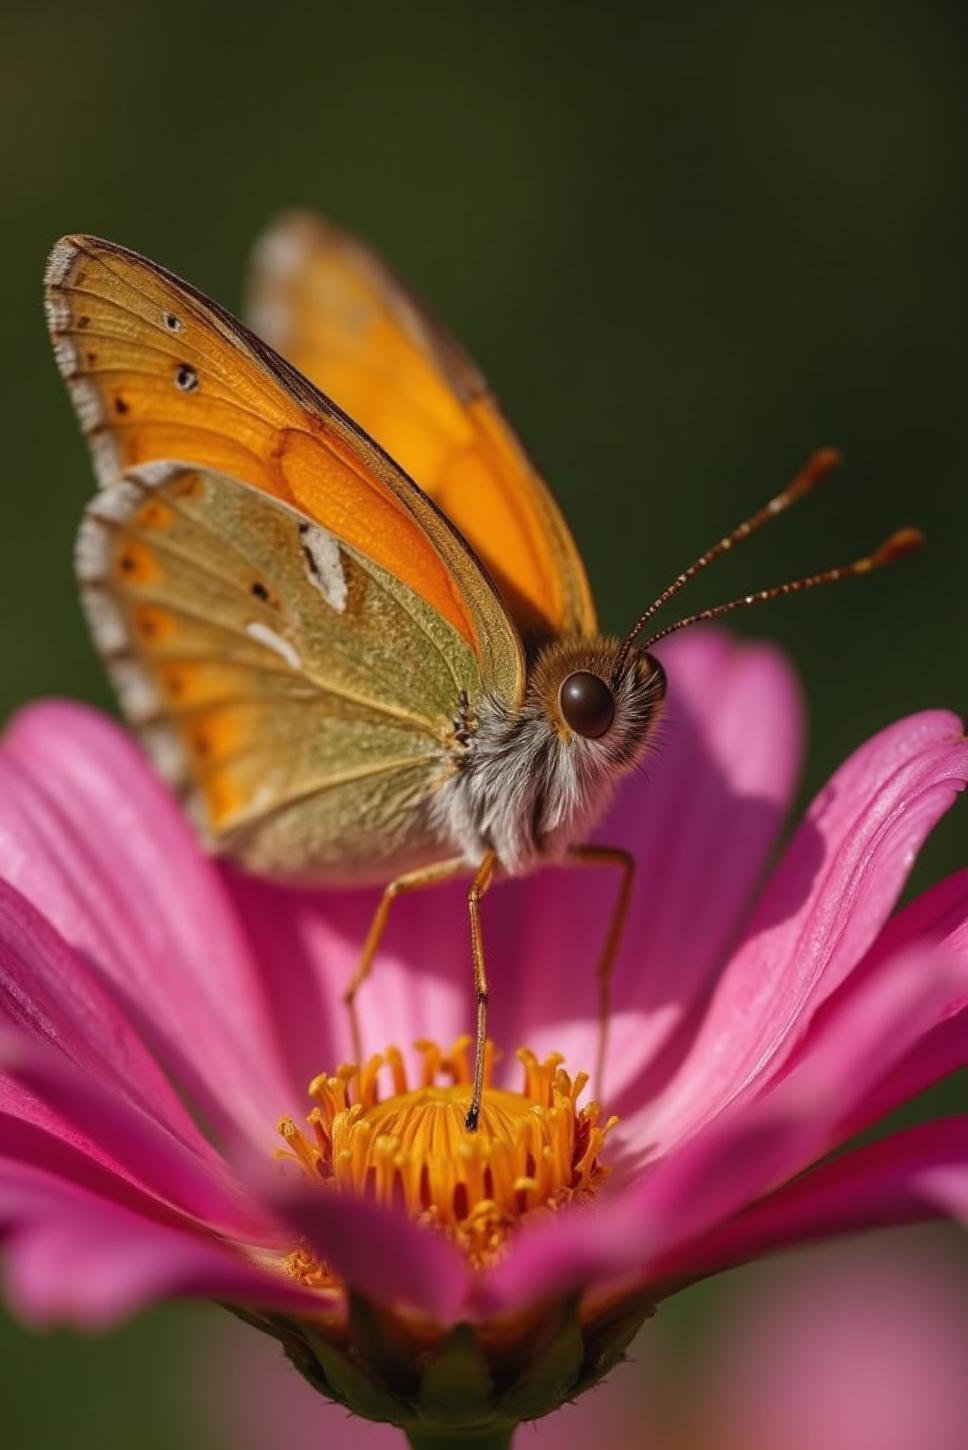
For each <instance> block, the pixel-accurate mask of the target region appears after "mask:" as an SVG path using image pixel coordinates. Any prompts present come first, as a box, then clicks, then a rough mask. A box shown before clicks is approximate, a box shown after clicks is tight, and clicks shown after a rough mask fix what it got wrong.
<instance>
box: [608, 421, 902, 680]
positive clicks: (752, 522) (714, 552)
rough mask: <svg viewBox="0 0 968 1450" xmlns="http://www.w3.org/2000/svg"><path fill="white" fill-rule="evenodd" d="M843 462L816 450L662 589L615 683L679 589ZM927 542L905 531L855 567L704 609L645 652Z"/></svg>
mask: <svg viewBox="0 0 968 1450" xmlns="http://www.w3.org/2000/svg"><path fill="white" fill-rule="evenodd" d="M841 461H842V458H841V454H840V453H839V451H838V450H837V449H836V448H820V449H818V450H817V452H816V453H814V454H813V455H812V456H811V457H810V458H809V459H808V460H807V462H806V464H805V465H804V467H803V468H802V469H801V470H800V472H799V473H798V474H797V476H796V478H794V480H793V482H792V483H790V484H789V485H788V486H787V487H786V488H785V489H784V490H783V492H782V493H778V494H777V495H776V497H775V498H771V499H770V501H769V503H767V504H765V505H764V507H763V508H761V509H758V510H757V512H756V513H754V514H751V515H750V517H749V518H748V519H744V520H743V522H742V523H741V524H738V525H737V527H736V528H735V529H733V530H732V532H731V533H729V534H726V536H725V537H724V538H722V539H720V540H719V542H718V543H716V544H714V545H713V546H712V548H711V549H707V551H706V553H705V554H701V555H700V557H699V558H698V559H697V560H696V561H695V563H694V564H690V566H689V568H688V569H685V570H684V571H683V572H682V573H681V574H680V575H679V576H678V578H676V579H674V580H673V581H672V583H671V584H670V585H669V587H668V588H667V589H664V590H663V591H662V593H661V594H660V595H659V597H658V598H657V599H655V600H654V601H653V602H652V603H651V604H650V605H649V607H648V609H647V610H646V611H645V613H644V614H642V615H640V616H639V618H638V619H637V620H636V621H635V624H634V625H633V626H632V628H631V629H630V630H629V632H628V634H627V635H626V636H625V638H624V640H623V641H622V644H621V646H620V648H619V652H618V655H617V657H616V661H615V667H614V671H613V677H614V678H617V677H618V676H619V675H620V674H621V672H622V670H623V668H624V666H625V662H626V660H627V659H628V656H629V651H630V650H631V648H632V645H633V644H634V643H635V640H636V639H637V637H638V635H639V634H640V633H641V632H642V630H643V629H644V628H645V626H646V625H647V624H648V622H649V620H650V619H651V618H652V616H653V615H654V614H655V613H656V612H657V611H658V610H660V609H661V608H662V607H663V605H665V604H667V603H668V602H669V600H670V599H672V598H674V597H675V595H677V594H678V593H679V591H680V589H682V588H684V586H685V585H686V584H688V583H689V581H690V579H694V578H695V577H696V575H697V574H700V573H702V571H703V569H705V568H707V567H708V565H710V564H711V563H712V562H713V560H714V559H718V558H719V557H720V556H721V555H723V554H727V553H729V551H730V549H732V548H733V547H734V545H736V544H738V543H741V542H742V540H744V539H747V538H749V536H750V534H753V533H755V532H756V530H757V529H759V528H761V527H762V525H763V524H765V523H768V522H769V520H770V519H774V518H776V517H777V516H778V515H779V514H781V513H785V512H786V510H787V509H788V508H790V507H791V505H793V504H795V503H797V502H798V501H799V500H800V499H801V498H805V497H806V495H807V494H808V493H812V492H813V490H814V489H815V488H816V487H817V485H818V484H820V483H822V482H823V480H824V479H825V478H826V477H827V476H828V474H830V473H832V472H833V470H834V469H835V468H837V467H838V465H839V464H840V463H841ZM923 542H924V539H923V535H921V534H920V533H919V532H918V531H917V530H916V529H901V530H899V531H898V532H897V533H895V534H892V535H891V537H890V538H889V539H887V540H886V541H885V542H884V543H883V544H882V545H881V546H880V548H878V549H876V550H875V551H874V553H872V554H868V555H865V556H864V558H863V559H857V560H856V561H855V562H854V563H853V564H844V565H842V566H840V567H838V568H836V569H826V570H824V572H823V573H821V574H811V575H809V576H807V577H806V578H803V579H793V580H790V581H789V582H788V583H786V584H778V585H776V586H774V587H773V588H772V589H761V590H759V591H758V592H757V593H755V594H746V595H744V596H743V597H742V598H740V599H733V600H731V601H730V602H729V603H728V604H720V605H717V606H716V607H715V608H714V609H704V610H702V612H701V613H699V614H693V615H690V616H689V618H688V619H681V620H679V621H678V623H677V624H673V625H670V626H669V628H668V629H663V630H661V631H660V632H659V633H658V634H654V635H652V636H651V637H650V638H649V640H648V641H647V643H646V645H645V648H646V649H648V648H649V647H650V646H651V645H653V644H655V642H656V640H659V639H664V638H665V636H666V635H668V634H674V633H675V632H676V631H677V630H680V629H685V628H686V626H687V625H690V624H698V623H699V622H700V621H701V620H706V619H718V618H720V616H721V615H724V614H732V613H733V612H734V611H735V610H737V609H747V608H749V607H750V606H751V605H753V604H764V603H765V602H766V601H767V600H769V599H777V598H779V597H780V596H781V595H784V594H797V593H799V592H800V591H801V590H803V589H813V588H815V587H816V586H817V585H818V584H831V583H833V582H835V581H836V580H839V579H847V578H851V577H852V576H854V575H856V574H867V573H869V572H870V571H871V570H872V569H878V568H880V567H881V565H883V564H887V563H890V562H892V561H893V560H894V559H897V558H900V557H901V556H902V555H903V554H908V553H911V552H913V550H914V549H916V548H920V546H921V544H922V543H923Z"/></svg>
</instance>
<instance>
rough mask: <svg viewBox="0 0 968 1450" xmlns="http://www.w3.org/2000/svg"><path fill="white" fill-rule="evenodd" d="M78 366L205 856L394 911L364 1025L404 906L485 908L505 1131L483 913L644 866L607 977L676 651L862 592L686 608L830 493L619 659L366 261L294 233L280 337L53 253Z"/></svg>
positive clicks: (87, 424) (511, 460) (158, 277)
mask: <svg viewBox="0 0 968 1450" xmlns="http://www.w3.org/2000/svg"><path fill="white" fill-rule="evenodd" d="M46 308H47V318H48V323H49V328H50V332H51V336H52V339H53V345H54V352H55V356H56V360H57V363H58V366H59V368H60V370H61V373H62V374H63V377H64V379H65V381H66V384H67V388H68V391H69V394H70V397H71V399H72V401H73V403H74V407H75V409H76V412H77V416H78V418H79V421H80V425H81V429H82V431H83V433H84V436H85V438H86V439H87V442H88V444H89V446H90V450H91V454H92V457H93V461H94V467H95V470H96V473H97V477H98V481H99V484H100V490H99V492H98V493H97V495H96V496H95V498H94V499H93V500H92V501H91V502H90V504H89V505H88V507H87V510H86V512H85V515H84V519H83V522H82V525H81V529H80V532H79V536H78V543H77V554H76V567H77V575H78V579H79V583H80V589H81V595H82V599H83V603H84V606H85V609H86V612H87V617H88V620H89V623H90V627H91V631H92V634H93V638H94V641H95V644H96V646H97V648H98V650H99V651H100V653H101V655H102V656H103V658H104V660H105V662H106V665H107V668H108V670H109V672H110V676H111V679H112V681H113V683H114V685H115V686H116V689H117V692H118V695H119V699H120V703H121V707H122V710H123V712H124V714H125V715H126V717H127V718H128V720H129V721H130V722H131V723H132V725H133V726H134V727H135V728H136V729H137V730H138V731H139V732H140V734H141V736H142V738H143V740H144V742H145V744H146V746H147V747H148V749H149V751H150V753H151V755H152V756H153V758H154V759H155V761H156V762H157V764H158V766H159V768H160V769H161V771H162V772H163V773H164V775H165V776H166V777H167V778H168V779H169V781H171V783H172V784H173V785H174V787H175V788H176V789H177V790H178V791H179V792H180V794H181V795H182V797H183V798H184V800H185V801H186V803H187V805H188V808H189V810H190V811H191V814H192V816H193V818H194V820H195V822H196V823H197V826H198V828H199V831H200V832H201V834H202V836H203V838H204V839H205V841H206V842H207V843H209V844H210V846H211V847H212V848H214V849H215V850H217V851H218V852H220V853H223V854H225V855H227V856H229V857H231V858H233V859H235V860H236V861H238V862H240V863H241V864H242V865H243V866H245V867H247V868H248V869H250V870H252V871H255V872H258V873H263V874H267V875H271V876H275V877H280V878H284V879H288V880H292V881H312V882H320V883H344V884H345V883H366V882H369V883H374V882H376V883H379V884H380V885H382V886H383V888H384V889H383V894H382V897H381V899H380V903H379V906H378V908H377V911H376V914H375V917H374V920H373V923H372V926H371V929H370V931H369V934H368V936H367V938H366V941H365V943H364V945H363V948H362V951H361V955H360V960H359V966H358V969H357V971H356V974H355V976H354V978H353V981H352V982H351V983H349V984H348V985H347V990H346V996H345V1000H346V1004H347V1008H348V1010H349V1012H350V1022H351V1031H352V1036H353V1042H354V1050H355V1054H356V1058H357V1061H362V1050H361V1049H362V1045H361V1042H360V1033H359V1027H358V1023H357V1018H356V1011H355V998H356V995H357V992H358V991H359V988H360V987H361V985H362V983H363V982H364V980H365V979H366V977H367V975H368V973H369V971H370V968H371V966H372V964H373V961H374V958H375V956H376V953H377V950H378V948H379V944H380V939H381V936H382V933H383V930H384V927H385V925H386V921H387V917H388V914H389V911H390V907H391V903H392V902H393V900H394V899H395V898H396V897H397V896H399V895H400V894H401V893H403V892H406V891H411V890H415V889H417V888H419V887H422V886H426V885H430V884H432V883H434V882H439V881H442V880H445V879H448V878H450V877H453V876H457V875H467V876H469V878H470V886H469V890H468V910H469V919H470V946H471V950H470V956H471V960H472V962H473V969H474V990H475V999H476V1009H477V1024H476V1061H475V1073H474V1080H473V1087H472V1093H471V1097H470V1101H469V1106H468V1112H467V1126H468V1128H469V1129H471V1130H473V1129H474V1128H476V1126H477V1122H478V1116H479V1112H480V1105H481V1095H482V1087H483V1070H484V1043H485V1040H486V1031H487V999H488V985H487V972H486V961H485V953H484V946H483V935H482V930H481V912H480V903H481V899H482V898H483V896H484V894H485V892H486V891H487V889H488V887H489V886H490V884H491V882H492V881H493V880H494V878H495V876H496V875H497V874H498V873H507V874H512V875H513V874H521V873H525V872H527V871H529V870H531V869H532V868H533V867H535V866H536V865H538V864H539V863H542V862H545V861H581V862H586V863H591V864H596V865H608V866H614V867H615V868H617V870H618V871H619V872H620V882H621V885H620V890H619V892H618V895H617V898H616V905H615V910H614V915H613V919H612V923H611V927H610V929H609V932H608V935H607V939H606V942H605V944H604V947H603V952H602V958H601V961H600V963H599V979H598V980H599V1009H600V1016H601V1023H602V1027H601V1040H600V1047H599V1070H601V1063H602V1060H603V1057H604V1048H605V1032H606V1030H607V1022H608V1008H609V986H608V983H609V972H610V969H611V965H612V963H613V961H614V959H615V954H616V951H617V947H618V943H619V939H620V934H621V927H622V923H623V920H624V916H625V913H626V911H627V907H628V904H629V898H630V892H631V889H632V881H633V870H634V862H633V860H632V858H631V856H629V855H628V853H626V852H624V851H618V850H615V851H612V850H609V849H607V848H603V847H599V846H592V845H589V844H588V836H589V833H590V832H591V830H592V828H593V826H594V825H595V824H596V823H597V821H598V820H599V819H600V818H601V816H602V814H603V812H604V810H605V807H606V804H607V802H608V800H609V798H610V796H611V793H612V791H613V790H614V788H615V785H616V783H617V781H618V780H619V779H620V778H621V776H622V775H623V774H624V773H625V772H626V771H627V770H629V769H630V767H631V766H632V765H633V764H634V763H635V762H636V761H637V760H638V758H639V757H640V756H641V755H642V753H643V752H644V751H645V750H646V749H647V748H648V746H649V743H650V741H652V740H653V738H654V736H655V732H656V729H657V726H658V723H659V720H660V717H661V714H662V707H663V702H664V700H665V696H666V690H667V683H666V677H665V673H664V671H663V668H662V666H661V664H660V663H659V661H658V660H657V658H656V657H655V655H654V654H652V653H651V647H652V645H653V644H654V643H655V640H656V639H658V638H661V637H662V636H663V635H665V634H667V633H670V632H672V631H673V630H675V629H679V628H683V627H685V626H686V625H688V624H691V623H693V622H695V621H696V620H697V619H707V618H714V617H717V616H719V615H722V614H726V613H729V612H731V611H732V610H734V609H738V608H742V607H745V606H746V605H749V604H752V603H758V602H760V601H761V600H765V599H769V598H773V597H775V596H776V595H778V594H784V593H790V592H794V591H796V590H799V589H803V588H807V587H811V586H813V585H815V584H818V583H822V582H827V581H829V580H833V579H838V578H842V577H846V576H848V575H851V574H860V573H865V572H867V571H869V570H870V569H872V568H874V567H877V566H878V565H880V564H882V563H886V562H888V561H889V560H890V559H893V558H896V557H898V556H899V555H900V554H902V553H905V552H907V551H908V550H909V549H911V548H913V547H915V546H916V545H917V543H918V542H919V539H920V536H919V535H917V534H916V532H915V531H914V530H902V531H900V532H899V533H897V534H895V535H893V536H892V537H891V538H890V539H888V540H887V542H886V543H885V544H883V545H882V546H881V548H880V549H879V550H877V551H875V552H874V553H873V554H871V555H868V556H866V557H865V558H863V559H860V560H858V561H856V562H855V563H853V564H849V565H846V566H844V567H842V568H839V569H832V570H827V571H825V572H824V573H822V574H818V575H813V576H810V577H808V578H805V579H801V580H795V581H792V582H790V583H788V584H784V585H780V586H778V587H777V588H775V589H770V590H762V591H759V593H757V594H756V595H747V596H744V598H742V599H739V600H733V601H731V602H730V603H728V604H725V605H720V606H717V607H716V608H714V609H708V610H703V611H701V612H700V613H699V614H696V615H692V616H690V617H689V618H688V619H684V620H680V621H678V622H677V623H676V624H675V625H672V626H670V627H669V628H668V629H666V630H662V631H660V632H659V634H658V635H653V636H652V638H651V639H650V640H649V641H647V642H646V644H645V645H642V646H640V645H639V644H638V643H637V640H638V637H639V635H640V633H641V632H642V630H643V629H644V628H645V626H646V624H647V623H648V622H649V621H650V620H651V617H652V615H653V613H654V612H655V610H656V609H658V608H659V607H660V606H661V605H664V604H665V603H666V602H667V601H668V600H669V599H670V598H672V597H673V595H675V594H676V593H678V591H679V589H681V588H682V587H683V585H684V584H686V583H687V582H688V581H689V580H690V579H691V578H693V577H694V576H695V574H696V573H698V572H699V571H700V570H701V569H704V568H705V567H706V566H707V565H708V564H709V563H710V562H711V561H712V560H713V559H714V558H716V557H718V556H719V555H720V554H722V553H724V552H726V550H728V549H730V548H732V547H733V546H734V545H735V544H736V543H738V542H740V541H741V540H742V539H744V538H746V537H747V536H748V535H749V534H750V533H752V532H753V531H754V529H756V528H758V527H759V526H760V525H761V524H762V523H764V522H766V521H767V519H769V518H772V517H774V516H775V515H776V514H777V513H779V512H781V511H783V510H784V509H785V508H787V507H788V506H789V505H790V504H791V503H792V502H794V501H795V500H796V499H797V498H799V497H801V496H802V495H803V494H804V493H806V492H808V491H810V490H811V489H812V488H813V487H815V485H816V484H817V483H818V482H819V481H820V479H821V478H822V477H824V476H825V475H826V473H827V472H829V470H830V468H831V467H832V466H833V464H834V463H835V461H836V456H835V455H834V454H833V453H832V451H830V450H823V451H821V452H820V453H818V454H816V455H815V456H814V457H813V459H811V460H810V462H809V463H808V464H807V466H806V468H805V469H804V470H803V472H802V473H801V474H800V475H799V476H798V477H797V478H796V479H795V480H794V482H793V483H792V484H791V485H790V486H789V488H787V489H786V490H784V492H783V493H781V494H779V495H777V497H776V498H774V499H773V500H771V502H770V503H769V504H768V505H767V506H766V507H765V508H764V509H762V510H760V512H759V513H757V514H754V515H753V516H752V517H751V518H749V519H747V520H746V521H745V522H744V523H743V524H741V525H740V526H739V527H738V528H737V529H736V530H734V531H733V533H732V534H730V535H728V536H727V537H726V538H724V539H722V540H720V541H719V543H718V544H716V545H715V546H714V547H713V548H712V549H711V550H709V551H708V552H707V553H706V554H704V555H702V556H701V557H700V558H699V559H698V560H697V561H696V563H695V564H693V565H692V566H691V567H690V568H689V569H688V570H686V571H685V572H684V573H683V574H680V575H679V576H678V577H677V579H676V580H675V581H674V582H673V584H672V585H670V587H669V588H668V589H666V590H665V591H664V592H663V593H662V594H661V595H660V596H659V598H658V599H657V600H656V601H655V603H654V604H653V605H651V606H650V607H649V609H648V610H647V611H646V612H645V613H644V614H643V615H642V616H641V618H640V619H639V620H638V621H636V623H635V625H634V626H633V628H632V629H631V630H630V631H629V633H628V634H627V635H626V636H625V637H624V639H621V640H620V639H613V638H610V637H608V636H605V635H603V634H602V633H601V632H600V630H599V626H598V621H597V618H596V614H595V607H594V603H593V599H592V594H591V589H590V587H589V583H588V579H587V576H586V573H585V569H584V566H583V564H582V560H581V556H580V554H579V552H578V550H577V548H576V546H575V543H574V540H573V538H572V535H571V533H570V532H569V530H568V527H567V525H566V523H565V521H564V518H563V516H562V514H561V512H560V510H559V508H558V506H557V504H556V503H555V500H554V498H553V497H552V495H551V493H550V491H549V489H548V487H547V486H546V484H545V483H544V481H543V480H542V479H541V477H540V476H539V474H538V473H537V471H536V470H535V468H534V467H533V465H532V464H531V462H530V461H529V459H528V457H527V455H526V454H525V452H524V450H523V449H522V447H521V445H520V443H519V442H518V440H517V438H516V437H515V435H514V433H513V432H512V430H511V428H510V427H509V425H508V424H507V422H506V421H505V419H504V417H503V416H502V414H501V411H500V409H499V407H498V405H497V403H496V401H495V399H494V397H493V395H492V393H491V392H490V391H489V389H488V387H487V385H486V383H485V382H484V380H483V378H482V377H481V375H480V373H479V372H478V370H477V369H476V367H475V366H474V364H473V363H472V362H471V361H470V360H469V359H468V357H467V356H466V355H465V354H464V352H463V351H462V350H461V348H460V347H459V346H458V344H457V343H456V342H455V341H454V339H453V338H452V337H451V336H450V335H449V333H448V332H447V331H446V330H445V329H444V328H443V327H442V326H441V325H440V324H438V323H437V322H435V321H434V320H433V319H432V318H431V316H430V315H429V314H428V312H427V311H426V310H425V309H424V308H423V307H422V306H421V305H420V304H419V303H418V302H417V301H416V300H415V299H414V297H413V296H412V295H411V294H410V293H409V292H408V290H407V289H406V287H405V286H404V285H403V284H402V283H401V282H400V281H399V280H398V279H397V278H396V276H395V275H394V274H393V273H392V272H391V271H390V270H389V268H388V267H386V266H385V264H384V263H383V262H382V261H380V260H379V259H378V258H377V257H376V256H375V255H374V253H373V252H372V251H370V250H369V249H368V248H367V247H365V246H364V245H363V244H362V243H361V242H359V241H358V240H356V239H355V238H354V237H352V236H350V235H348V234H346V233H345V232H343V231H341V230H339V229H337V228H335V227H333V226H332V225H330V224H328V223H326V222H324V221H322V220H321V219H319V218H316V217H313V216H309V215H305V214H291V215H286V216H284V217H282V218H281V219H280V220H279V221H278V222H277V223H276V224H275V225H274V226H272V227H271V228H270V230H269V231H268V232H267V233H266V235H265V236H264V237H263V238H262V240H261V242H260V244H259V245H258V247H257V249H256V252H255V259H254V267H253V275H252V278H251V281H250V289H249V312H250V317H251V320H252V327H251V329H250V328H249V327H246V326H245V325H243V324H242V323H241V322H239V321H237V320H236V319H235V318H234V317H232V316H231V315H230V314H229V313H228V312H227V311H225V310H224V309H223V308H222V307H220V306H219V305H218V304H217V303H215V302H213V301H211V300H210V299H209V298H208V297H206V296H205V295H204V294H203V293H202V292H200V291H198V290H197V289H196V288H194V287H192V286H190V285H188V284H187V283H185V282H182V281H180V280H179V279H178V278H177V277H175V276H174V275H173V274H172V273H170V272H168V271H166V270H165V269H164V268H163V267H160V266H158V265H157V264H156V263H154V262H151V261H148V260H147V259H146V258H144V257H141V256H139V255H138V254H137V253H135V252H132V251H129V250H127V249H126V248H124V247H121V246H117V245H115V244H114V243H111V242H106V241H101V240H98V239H97V238H95V237H90V236H69V237H65V238H64V239H63V240H61V241H59V242H58V243H57V245H56V246H55V247H54V250H53V252H52V254H51V257H50V261H49V264H48V269H47V276H46Z"/></svg>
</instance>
